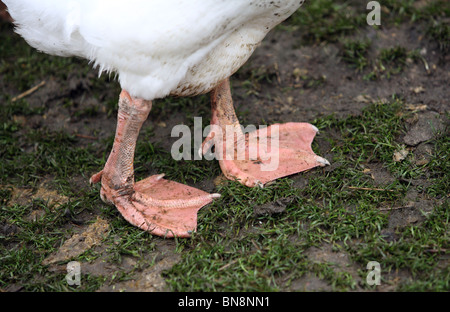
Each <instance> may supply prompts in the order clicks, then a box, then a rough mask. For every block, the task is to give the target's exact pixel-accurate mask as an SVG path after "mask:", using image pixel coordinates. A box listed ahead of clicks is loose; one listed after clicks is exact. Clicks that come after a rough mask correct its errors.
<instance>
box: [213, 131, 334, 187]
mask: <svg viewBox="0 0 450 312" xmlns="http://www.w3.org/2000/svg"><path fill="white" fill-rule="evenodd" d="M316 133H317V128H316V127H314V126H313V125H311V124H309V123H285V124H274V125H272V126H270V127H267V128H263V129H259V130H256V131H254V132H250V133H248V134H247V135H246V138H245V143H243V144H245V146H244V148H245V154H244V153H241V157H240V155H239V153H238V150H239V147H237V145H238V144H239V143H237V142H235V144H234V151H233V157H230V156H231V155H229V156H228V157H227V154H226V153H224V156H223V159H222V160H219V164H220V167H221V169H222V172H223V173H224V175H225V176H226V177H227V178H229V179H236V180H238V181H240V182H241V183H242V184H244V185H246V186H249V187H254V186H260V187H262V186H263V185H264V184H266V183H267V182H269V181H273V180H276V179H279V178H282V177H286V176H289V175H292V174H295V173H298V172H302V171H305V170H309V169H312V168H314V167H317V166H326V165H329V164H330V163H329V162H328V161H327V160H326V159H325V158H322V157H320V156H318V155H316V154H315V153H314V152H313V150H312V149H311V143H312V141H313V139H314V136H315V135H316ZM226 145H227V143H226V142H225V143H224V144H223V146H224V149H226V148H227V147H226ZM241 148H242V147H241ZM242 156H244V157H242ZM227 158H228V159H227Z"/></svg>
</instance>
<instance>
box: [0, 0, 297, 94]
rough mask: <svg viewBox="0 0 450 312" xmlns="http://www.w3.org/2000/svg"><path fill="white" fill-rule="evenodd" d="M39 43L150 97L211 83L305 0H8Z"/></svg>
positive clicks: (22, 28) (25, 31) (28, 36)
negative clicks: (114, 75) (110, 74)
mask: <svg viewBox="0 0 450 312" xmlns="http://www.w3.org/2000/svg"><path fill="white" fill-rule="evenodd" d="M3 2H5V4H6V5H7V7H8V10H9V12H10V14H11V16H12V18H13V19H14V21H15V23H16V26H17V27H16V31H17V33H19V34H20V35H21V36H23V37H24V38H25V40H27V42H28V43H29V44H30V45H31V46H33V47H35V48H36V49H38V50H40V51H43V52H45V53H49V54H53V55H60V56H79V57H83V58H86V59H88V60H90V61H91V62H93V64H94V66H99V68H100V69H101V71H108V72H111V71H114V72H116V73H117V74H118V79H119V81H120V84H121V86H122V88H123V89H125V90H127V91H128V92H129V93H130V94H131V95H133V96H136V97H140V98H144V99H147V100H152V99H155V98H162V97H165V96H167V95H169V94H172V95H195V94H200V93H205V92H208V91H209V90H211V89H212V88H213V87H214V86H215V85H216V84H217V83H218V82H220V81H221V80H223V79H225V78H227V77H229V76H230V75H232V74H233V73H234V72H235V71H236V70H237V69H239V67H240V66H242V65H243V64H244V63H245V62H246V61H247V59H248V58H249V57H250V55H251V54H252V53H253V51H254V50H255V48H256V46H257V45H258V44H259V43H260V42H261V40H262V39H263V38H264V36H265V35H266V34H267V33H268V32H269V31H270V30H271V29H272V28H273V27H275V26H276V25H277V24H279V23H280V22H282V21H283V20H284V19H286V18H287V17H289V16H290V15H291V14H292V13H293V12H294V11H295V10H296V9H297V8H298V7H299V6H300V5H301V4H302V3H303V0H281V1H280V0H279V1H269V0H127V1H123V0H121V1H119V0H66V1H64V0H39V1H36V0H4V1H3Z"/></svg>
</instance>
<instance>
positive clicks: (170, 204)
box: [90, 90, 220, 237]
mask: <svg viewBox="0 0 450 312" xmlns="http://www.w3.org/2000/svg"><path fill="white" fill-rule="evenodd" d="M151 106H152V102H151V101H145V100H142V99H137V98H133V97H131V96H130V95H129V94H128V92H126V91H125V90H123V91H122V93H121V94H120V99H119V112H118V120H117V129H116V136H115V139H114V144H113V148H112V151H111V154H110V155H109V158H108V161H107V162H106V164H105V167H104V168H103V170H102V171H100V172H99V173H97V174H94V175H93V176H92V177H91V180H90V181H91V183H97V182H101V184H102V187H101V191H100V195H101V198H102V200H103V201H105V202H109V203H112V204H113V205H115V206H116V207H117V209H118V210H119V211H120V213H121V214H122V216H123V217H124V218H125V219H126V220H127V221H128V222H130V223H131V224H133V225H135V226H137V227H140V228H141V229H143V230H145V231H148V232H150V233H152V234H155V235H159V236H165V237H173V236H178V237H188V236H190V234H191V233H192V232H193V231H195V230H196V227H197V211H198V210H199V209H200V208H201V207H203V206H204V205H206V204H208V203H210V202H211V201H212V200H213V198H215V197H218V196H220V195H219V194H208V193H206V192H203V191H201V190H198V189H196V188H193V187H190V186H187V185H183V184H181V183H177V182H173V181H169V180H165V179H163V175H162V174H160V175H153V176H151V177H148V178H146V179H144V180H142V181H139V182H137V183H135V182H134V168H133V159H134V151H135V147H136V140H137V137H138V135H139V131H140V129H141V126H142V124H143V123H144V121H145V120H146V119H147V116H148V114H149V112H150V110H151Z"/></svg>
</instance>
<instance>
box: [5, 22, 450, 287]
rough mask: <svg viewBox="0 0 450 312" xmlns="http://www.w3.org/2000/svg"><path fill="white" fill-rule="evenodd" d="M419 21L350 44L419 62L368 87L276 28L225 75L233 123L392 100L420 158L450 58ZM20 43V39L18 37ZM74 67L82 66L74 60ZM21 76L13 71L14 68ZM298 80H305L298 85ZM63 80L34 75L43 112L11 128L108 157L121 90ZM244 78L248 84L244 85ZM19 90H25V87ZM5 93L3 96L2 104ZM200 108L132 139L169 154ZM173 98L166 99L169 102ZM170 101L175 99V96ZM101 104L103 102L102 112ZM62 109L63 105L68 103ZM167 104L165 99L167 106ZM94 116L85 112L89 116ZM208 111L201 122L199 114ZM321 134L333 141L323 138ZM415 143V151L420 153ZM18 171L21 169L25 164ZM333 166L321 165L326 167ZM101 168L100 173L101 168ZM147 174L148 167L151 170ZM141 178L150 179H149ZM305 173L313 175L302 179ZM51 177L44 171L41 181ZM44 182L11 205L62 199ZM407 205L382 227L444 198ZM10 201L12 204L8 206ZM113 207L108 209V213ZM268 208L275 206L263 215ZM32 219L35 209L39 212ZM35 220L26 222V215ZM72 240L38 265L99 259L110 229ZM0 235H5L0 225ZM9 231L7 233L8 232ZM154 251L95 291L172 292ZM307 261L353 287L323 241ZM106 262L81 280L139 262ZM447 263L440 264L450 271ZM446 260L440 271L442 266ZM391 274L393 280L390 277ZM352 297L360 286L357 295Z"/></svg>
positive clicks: (159, 244) (309, 282)
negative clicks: (402, 112)
mask: <svg viewBox="0 0 450 312" xmlns="http://www.w3.org/2000/svg"><path fill="white" fill-rule="evenodd" d="M2 29H3V30H2V31H3V32H8V33H9V36H11V37H13V36H16V35H15V34H14V33H13V31H12V29H11V28H6V27H3V28H2ZM425 29H426V23H419V24H415V23H411V22H405V23H401V24H399V25H390V26H389V27H380V28H378V29H374V28H373V27H370V26H365V27H363V28H361V29H360V30H359V31H358V32H357V33H355V34H352V35H351V36H350V38H352V39H367V38H369V39H370V40H371V42H372V45H371V48H370V50H369V56H368V58H369V59H374V58H375V56H376V54H377V51H379V50H380V49H383V48H391V47H393V46H402V47H405V48H406V50H408V51H412V50H417V51H419V53H420V55H421V56H422V57H423V59H424V60H426V62H423V61H420V60H408V64H406V66H405V68H404V69H403V71H402V72H400V73H398V74H393V75H391V76H390V77H389V78H381V79H376V80H368V79H364V76H365V75H366V74H367V73H368V72H369V71H370V70H371V69H370V68H367V69H366V70H365V71H363V72H358V71H356V70H355V69H354V68H352V67H351V66H349V64H348V63H346V62H345V61H343V59H342V42H339V41H337V42H317V43H312V44H302V41H301V40H300V39H301V37H300V36H299V33H298V32H296V31H286V30H284V29H281V28H277V29H275V30H274V31H272V32H271V33H270V34H269V35H268V36H267V38H266V39H265V40H264V41H263V43H262V44H261V46H260V47H259V48H258V49H257V50H256V52H255V53H254V55H253V56H252V57H251V59H250V60H249V62H248V63H247V64H246V65H245V66H244V67H243V68H241V69H240V70H239V71H238V72H237V73H236V74H235V75H234V76H233V77H231V83H232V90H233V98H234V103H235V107H236V109H237V111H238V114H239V116H240V118H241V120H244V122H245V124H256V125H258V124H261V123H262V121H264V122H266V123H267V124H271V123H274V122H289V121H305V122H312V121H313V120H314V119H316V118H319V117H323V116H328V115H332V114H334V115H335V116H336V117H337V118H346V117H348V116H358V115H359V114H361V112H362V110H363V109H364V108H366V107H367V106H368V105H370V104H372V103H373V102H374V101H381V102H383V101H388V100H389V99H391V98H392V97H393V95H396V96H398V97H400V98H402V100H403V101H404V103H407V104H408V105H411V107H415V108H417V114H416V117H415V120H411V123H410V125H409V126H408V127H409V128H408V129H407V131H406V132H405V134H404V136H403V137H402V138H401V140H403V143H404V144H405V146H409V147H411V148H414V149H416V148H417V149H419V150H418V153H419V152H421V153H423V155H426V154H427V150H426V149H427V148H429V147H428V146H427V145H426V144H422V145H421V143H423V142H425V141H427V140H429V139H431V138H432V137H433V135H434V134H433V133H432V132H431V130H430V129H429V121H430V120H434V119H435V120H437V122H436V124H437V125H438V127H441V130H442V131H444V129H446V127H447V126H448V122H447V121H446V120H447V119H446V117H445V116H446V114H448V110H449V108H450V105H449V104H450V102H449V101H450V97H449V95H450V92H449V82H450V65H449V60H450V55H449V54H447V53H443V52H442V51H440V49H439V47H438V45H437V43H436V42H434V41H433V40H430V38H429V37H427V35H426V32H425ZM17 40H21V39H17ZM80 66H86V64H85V63H83V62H80ZM18 71H20V68H18ZM301 77H303V78H301ZM65 78H66V79H63V78H62V77H60V76H56V77H55V76H52V75H48V76H47V75H46V74H45V73H42V75H40V76H39V77H37V78H36V80H35V81H33V83H32V85H30V86H29V87H30V88H31V87H32V86H34V85H39V83H41V82H42V81H44V83H42V85H41V86H40V87H39V88H37V90H36V91H34V92H33V93H31V94H29V95H26V96H25V98H26V101H27V102H28V103H29V105H30V107H31V108H37V107H41V108H43V109H42V112H41V114H35V115H32V116H26V117H24V116H20V115H17V116H16V117H15V118H17V120H18V122H19V123H21V124H23V126H24V128H23V129H24V130H23V131H27V129H40V128H42V127H45V128H47V129H48V130H49V131H55V132H57V131H64V132H67V133H69V134H72V135H74V136H75V137H76V138H77V140H76V144H77V145H79V146H80V147H84V146H87V145H91V144H93V145H94V146H96V147H97V148H98V150H99V151H102V153H106V154H107V153H108V151H107V150H106V149H105V144H104V142H105V140H107V139H110V138H111V136H112V134H113V133H114V131H115V126H116V116H115V114H116V108H114V106H113V104H114V102H116V101H117V98H118V95H119V92H120V87H119V86H118V83H117V82H116V81H114V80H113V79H111V81H110V82H109V83H108V84H107V85H108V87H107V88H103V87H102V88H100V89H99V88H97V87H96V84H95V80H96V79H97V72H96V71H95V70H90V71H89V72H84V71H83V74H80V70H79V69H76V68H75V69H71V70H70V71H68V72H67V73H66V77H65ZM249 81H250V82H249ZM24 89H27V88H24ZM23 91H24V90H23V89H22V90H21V89H19V88H17V86H15V85H11V84H8V82H7V81H5V77H4V76H3V77H0V92H1V93H2V94H4V95H8V96H9V97H13V96H17V95H19V94H20V93H21V92H23ZM5 98H6V96H3V101H5ZM193 100H194V101H198V102H199V103H200V104H198V105H193V106H191V107H190V109H192V111H191V115H190V116H186V113H185V111H177V110H176V109H171V110H169V111H168V112H164V108H162V107H160V106H158V105H156V108H155V109H154V112H153V113H151V114H150V117H149V119H148V120H147V121H146V124H145V125H144V128H146V127H151V128H152V129H154V131H152V136H145V132H144V133H143V134H142V133H141V136H140V139H141V140H149V141H150V142H155V143H156V142H158V144H159V146H160V147H161V148H164V149H167V150H169V149H170V146H171V144H172V143H173V142H174V140H175V139H174V138H171V136H170V132H171V129H172V127H173V126H175V125H177V124H181V123H186V124H190V123H192V120H191V119H190V118H189V117H191V116H203V117H204V118H209V116H208V114H209V103H208V98H207V97H206V99H205V96H204V97H196V98H194V99H193ZM170 101H171V100H169V102H170ZM173 101H176V99H173ZM105 102H108V103H110V104H108V105H105ZM68 103H70V104H68ZM165 103H167V102H165ZM93 111H95V113H92V114H90V113H89V112H93ZM205 114H206V115H205ZM327 135H333V134H332V133H331V134H330V133H328V134H327ZM316 142H317V143H318V145H317V146H318V154H321V155H322V156H324V157H330V156H332V152H331V149H332V146H329V144H328V143H327V141H326V140H325V139H324V137H322V136H320V135H319V136H318V137H317V139H316ZM419 145H420V147H419ZM23 149H24V150H25V151H27V150H32V149H33V146H32V145H24V146H23ZM23 165H24V166H25V165H26V164H23ZM334 168H336V165H334V166H333V164H332V165H331V166H330V167H328V169H326V170H329V171H332V170H334ZM100 169H101V167H99V168H98V170H100ZM370 170H371V173H372V179H373V180H374V181H375V184H376V185H380V186H383V185H386V184H389V183H390V182H392V180H393V179H395V177H393V176H392V175H391V174H390V173H389V171H388V170H386V169H385V168H382V167H380V166H376V165H374V166H373V167H371V168H370ZM149 171H150V174H152V173H153V172H152V170H151V169H150V170H149ZM93 173H94V172H86V173H85V175H84V176H72V177H70V179H71V184H72V185H74V186H78V187H79V188H80V189H84V188H87V187H89V186H88V180H87V178H88V177H89V176H90V175H91V174H93ZM147 173H148V172H147ZM307 174H321V173H320V172H310V173H307ZM47 178H49V179H51V178H52V174H51V173H49V176H48V177H47ZM215 179H216V177H211V178H210V179H207V180H204V181H199V182H196V183H195V186H197V187H200V188H202V189H203V190H205V191H213V190H214V189H215V188H216V184H217V181H216V180H215ZM292 179H293V180H294V183H296V184H297V185H298V187H302V185H304V184H305V183H307V182H305V178H304V176H303V175H302V174H298V175H295V176H293V177H292ZM411 183H412V184H413V185H416V184H417V185H420V184H423V183H427V182H426V181H424V180H417V181H411ZM45 186H46V180H45V179H43V180H42V181H41V184H40V186H39V187H37V188H34V189H33V191H27V188H25V187H24V188H21V187H18V186H15V188H14V194H13V196H12V199H11V201H13V202H15V203H21V204H26V203H27V202H29V201H31V200H32V199H33V198H42V199H46V200H54V201H56V202H58V203H60V204H61V203H64V202H66V201H67V200H69V199H68V198H67V197H65V196H63V195H59V194H58V193H57V192H55V191H51V190H49V189H47V188H46V187H45ZM407 196H408V200H409V202H410V203H411V205H412V206H415V207H417V209H413V210H409V211H405V210H398V211H395V212H394V213H392V214H391V215H390V217H389V226H388V228H387V230H386V231H387V232H389V229H394V228H396V227H397V226H404V225H408V224H413V223H417V222H419V223H420V222H421V220H422V219H421V218H423V217H422V215H421V213H419V211H427V210H431V209H432V206H433V205H435V204H436V201H443V200H445V198H439V199H430V198H428V197H426V196H425V195H423V194H422V193H420V192H417V191H414V190H412V191H411V192H409V193H408V195H407ZM10 204H11V203H10ZM111 209H112V208H111ZM271 209H272V210H270V209H269V210H270V211H273V207H272V208H271ZM37 214H39V212H37ZM33 217H36V216H30V218H33ZM97 217H98V216H96V215H95V214H92V213H89V214H86V215H81V216H80V218H82V219H84V220H82V221H87V220H89V221H93V220H95V219H96V218H97ZM80 224H81V225H80V226H79V230H78V233H77V234H75V235H74V236H72V237H71V238H68V239H67V240H66V241H65V243H64V244H63V245H62V246H61V247H60V248H59V250H57V251H55V252H54V253H52V254H51V255H49V256H48V257H47V258H46V259H45V261H44V262H45V264H46V265H48V266H49V271H51V272H58V271H59V272H65V270H66V266H65V264H61V262H64V261H68V260H69V259H71V258H72V257H73V256H76V255H79V254H81V253H83V252H85V251H86V250H88V249H90V248H95V250H96V251H97V252H101V250H102V249H105V248H106V246H103V245H102V238H103V236H104V235H105V234H104V233H107V231H108V223H107V222H106V221H105V220H104V218H102V217H101V216H99V219H98V220H97V222H95V223H92V224H90V225H86V224H83V222H80ZM3 226H4V227H5V229H3V230H2V231H3V232H4V233H13V232H14V231H13V230H11V229H9V230H8V229H6V225H5V224H4V225H3ZM8 231H9V232H8ZM154 242H155V244H156V245H155V248H154V253H152V254H151V255H147V257H148V258H149V259H152V261H153V263H154V265H147V266H143V267H142V268H141V270H140V274H139V275H137V276H135V277H134V278H132V279H131V280H126V281H119V282H117V283H113V284H107V283H106V284H105V285H103V286H101V287H99V288H98V290H100V291H114V290H119V289H120V290H126V291H136V290H137V291H162V290H170V287H169V286H168V285H167V284H166V282H165V279H164V276H163V275H161V273H162V272H164V271H165V270H168V269H170V268H171V267H172V266H173V265H174V264H175V263H177V262H178V261H179V260H180V258H181V256H182V255H181V254H180V253H178V252H177V251H176V242H175V241H174V240H168V239H155V240H154ZM307 257H308V258H309V259H311V261H318V262H323V261H325V262H330V263H334V266H335V267H336V268H339V270H341V271H345V272H347V273H349V274H350V275H352V276H353V277H354V278H355V279H357V280H361V277H360V276H358V270H360V269H361V265H360V264H356V263H354V262H353V261H352V260H351V258H350V256H349V255H348V254H347V253H346V252H345V251H339V252H336V251H335V250H334V249H333V248H332V246H331V245H330V244H327V243H324V244H323V245H322V246H319V247H311V248H309V249H308V251H307ZM103 260H104V259H102V258H101V257H100V258H97V259H96V260H94V261H92V262H86V263H85V265H84V266H83V270H84V272H85V273H90V274H93V275H102V276H108V275H113V274H115V272H117V270H118V269H120V270H123V271H125V272H126V271H127V270H128V271H129V270H131V269H132V268H135V266H136V264H137V263H141V262H139V261H138V260H136V258H135V257H132V256H123V257H122V258H121V262H120V263H119V264H118V263H108V262H106V261H103ZM447 261H448V259H447V260H445V261H444V262H443V265H448V262H447ZM445 263H446V264H445ZM392 274H393V277H392V280H394V279H399V280H401V279H402V278H405V279H406V278H409V275H408V272H407V271H402V272H400V273H398V272H397V275H395V274H394V273H392ZM394 275H395V276H394ZM395 285H396V284H395V283H394V284H392V283H391V284H385V285H384V286H381V287H379V288H378V289H377V290H382V291H389V290H394V289H395ZM2 288H3V289H2V290H4V291H16V290H20V289H21V285H20V284H11V285H5V286H4V287H2ZM333 289H334V288H333V287H332V285H330V283H328V282H327V281H326V280H324V279H320V278H318V277H317V276H315V275H314V274H305V275H303V276H302V277H301V278H299V279H296V280H294V281H293V282H292V283H290V285H289V286H288V287H286V288H285V289H283V290H287V291H290V290H293V291H298V290H307V291H315V290H333ZM356 289H357V290H358V289H359V290H360V289H361V288H358V287H357V288H356Z"/></svg>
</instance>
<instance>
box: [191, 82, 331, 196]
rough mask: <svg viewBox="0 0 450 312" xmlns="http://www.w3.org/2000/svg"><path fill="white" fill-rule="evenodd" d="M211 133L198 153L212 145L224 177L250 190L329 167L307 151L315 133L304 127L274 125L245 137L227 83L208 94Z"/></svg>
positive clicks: (310, 127) (322, 159) (311, 128)
mask: <svg viewBox="0 0 450 312" xmlns="http://www.w3.org/2000/svg"><path fill="white" fill-rule="evenodd" d="M211 111H212V118H211V126H212V128H211V132H210V133H209V135H208V136H207V138H206V139H205V141H204V143H203V145H202V148H201V149H200V151H199V153H203V154H205V153H206V152H207V151H208V149H210V148H211V147H212V145H214V147H215V151H214V153H215V156H216V158H217V159H218V160H219V164H220V167H221V169H222V172H223V173H224V175H225V176H226V177H227V178H229V179H237V180H238V181H239V182H241V183H242V184H244V185H246V186H249V187H253V186H261V187H262V186H263V185H264V184H265V183H267V182H269V181H272V180H275V179H278V178H281V177H285V176H288V175H291V174H294V173H298V172H302V171H305V170H308V169H311V168H314V167H316V166H325V165H329V162H328V161H327V160H326V159H324V158H322V157H320V156H317V155H316V154H315V153H314V152H313V150H312V149H311V143H312V141H313V139H314V137H315V135H316V133H317V132H318V129H317V128H316V127H314V126H313V125H311V124H308V123H294V122H291V123H285V124H275V125H272V126H270V127H267V128H260V129H258V130H254V131H252V132H249V133H245V132H244V131H243V130H242V128H241V125H240V124H239V121H238V119H237V116H236V113H235V111H234V107H233V101H232V98H231V91H230V85H229V81H228V79H226V80H225V81H223V82H222V83H220V84H219V85H218V86H217V87H216V88H215V89H214V90H213V91H212V92H211Z"/></svg>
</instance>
